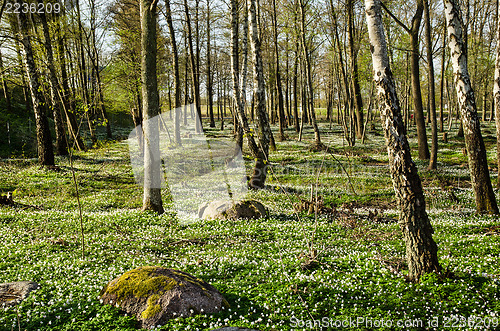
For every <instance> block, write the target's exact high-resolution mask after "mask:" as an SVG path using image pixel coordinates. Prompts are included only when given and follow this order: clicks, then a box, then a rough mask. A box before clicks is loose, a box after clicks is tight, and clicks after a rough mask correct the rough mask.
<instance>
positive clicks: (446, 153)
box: [0, 124, 500, 331]
mask: <svg viewBox="0 0 500 331" xmlns="http://www.w3.org/2000/svg"><path fill="white" fill-rule="evenodd" d="M322 130H323V131H324V132H325V134H324V136H323V142H324V143H325V144H326V145H328V146H329V147H330V152H328V153H325V152H311V151H308V148H309V146H310V145H311V139H312V132H311V131H310V129H308V131H307V132H306V135H305V137H304V141H303V142H297V141H296V134H295V133H294V132H293V131H292V130H291V129H290V130H289V131H287V133H288V134H289V136H290V140H287V141H284V142H279V141H277V142H276V143H277V147H278V150H277V151H276V152H272V153H271V155H270V161H271V171H270V173H269V177H268V181H267V184H268V187H267V189H265V190H261V191H252V192H248V196H249V197H250V198H253V199H256V200H259V201H261V202H262V203H263V204H264V205H265V206H266V207H267V208H268V209H269V211H270V213H269V216H268V217H267V218H265V219H259V220H252V221H220V220H211V221H196V222H190V223H186V222H182V221H180V220H179V219H178V218H177V217H176V214H175V212H174V211H173V210H167V212H166V213H165V214H163V215H161V216H157V215H155V214H151V213H143V212H141V211H140V207H141V204H142V188H141V187H139V186H138V185H137V184H136V183H135V180H134V176H133V172H132V167H131V165H130V160H129V154H128V149H127V144H126V143H124V142H109V143H102V144H101V145H100V146H99V147H98V148H95V149H92V150H90V151H88V152H85V153H83V152H82V153H76V154H75V155H74V170H75V174H76V177H77V180H78V193H79V197H80V201H81V205H82V209H83V230H84V235H85V252H84V257H83V258H82V245H81V235H80V220H79V212H78V203H77V198H76V197H77V193H76V190H75V186H74V183H73V179H72V170H71V167H70V164H69V160H68V158H58V159H57V165H58V169H56V170H47V169H44V168H40V167H39V166H38V165H37V163H36V160H19V159H18V160H16V161H9V160H3V161H1V162H0V193H1V192H3V193H5V192H7V191H10V192H14V196H13V197H14V201H15V202H16V206H14V207H10V206H3V207H0V238H1V240H2V245H1V246H0V283H3V282H13V281H21V280H30V281H35V282H38V283H39V284H40V285H41V287H40V289H39V290H37V291H35V292H33V293H32V294H31V295H30V296H29V297H28V299H26V300H25V301H24V302H22V303H21V304H20V305H19V306H17V308H5V309H3V308H1V307H0V330H18V329H19V328H20V329H22V330H68V331H70V330H71V331H73V330H133V329H135V325H136V324H135V321H134V319H133V317H131V316H125V315H124V314H122V313H120V312H119V310H118V309H117V308H115V307H111V306H103V305H101V304H100V302H99V293H100V291H101V289H102V288H103V287H104V286H105V285H106V284H107V283H108V282H109V281H110V280H112V279H113V278H115V277H117V276H118V275H121V274H122V273H124V272H125V271H128V270H131V269H133V268H135V267H139V266H144V265H161V266H164V267H171V268H176V269H179V270H182V271H185V272H188V273H191V274H193V275H195V276H196V277H199V278H201V279H203V280H205V281H207V282H209V283H210V284H212V285H214V286H215V287H216V288H217V289H218V290H219V291H220V292H221V293H222V294H223V295H224V296H225V297H226V298H227V300H228V301H229V303H230V305H231V308H230V309H227V310H224V311H223V312H221V313H219V314H215V315H198V316H194V317H189V318H177V319H173V320H170V321H169V322H168V323H167V324H166V325H165V326H163V327H162V328H161V329H162V330H212V329H215V328H217V327H222V326H240V327H247V328H253V329H258V330H292V329H294V330H305V329H316V330H320V329H323V330H327V329H330V330H337V329H341V328H345V329H352V330H374V329H377V330H393V329H400V328H403V327H405V328H406V329H409V330H411V329H415V330H417V329H418V330H421V329H430V330H432V329H434V330H442V329H444V328H452V327H456V328H458V327H460V328H462V329H474V328H476V327H477V328H479V329H483V328H485V327H486V326H490V328H491V329H497V328H498V325H499V323H500V274H499V273H500V271H499V268H498V266H499V265H500V221H499V218H498V217H494V216H488V215H477V214H476V213H475V211H474V198H473V194H472V191H471V189H470V182H469V176H468V170H467V162H466V160H467V159H466V156H465V155H463V153H462V147H463V139H458V138H456V137H450V141H449V143H447V144H443V143H442V142H441V146H440V152H439V160H438V161H439V163H438V171H427V170H426V165H427V162H424V161H418V160H416V164H417V166H418V168H419V172H420V175H421V178H422V182H423V186H424V192H425V195H426V202H427V210H428V213H429V216H430V219H431V222H432V225H433V227H434V231H435V233H434V239H435V240H436V242H437V244H438V247H439V252H438V254H439V259H440V263H441V265H442V266H443V267H444V269H445V270H446V276H443V277H438V276H436V275H426V276H424V277H423V278H422V280H421V282H420V283H418V284H411V283H408V282H406V281H405V278H404V273H405V272H406V268H407V267H406V263H405V259H404V256H405V246H404V244H403V239H402V233H401V231H400V229H399V226H398V224H397V218H398V211H397V208H396V204H395V199H394V193H393V188H392V184H391V179H390V176H389V171H388V161H387V153H386V148H385V147H384V146H385V142H384V139H383V136H381V135H380V134H375V131H373V132H369V134H368V135H367V139H366V141H365V143H364V144H361V142H360V141H358V142H357V144H356V146H355V147H348V146H347V145H346V143H345V141H343V140H342V139H341V134H340V129H339V128H338V127H334V129H333V130H329V129H328V124H323V125H322ZM327 132H328V133H327ZM494 132H495V131H494V127H493V124H491V126H490V127H485V128H483V135H484V137H485V141H486V143H487V144H488V151H489V153H488V160H489V162H490V164H491V167H492V168H495V167H496V165H495V160H496V150H495V147H494V143H495V141H496V140H495V137H494ZM410 133H411V134H412V135H413V138H412V139H411V142H412V148H414V149H415V141H414V133H413V132H410ZM207 135H208V136H209V137H210V138H211V139H229V138H228V137H230V136H231V132H230V129H227V130H226V131H224V132H220V131H218V130H207ZM292 138H293V139H292ZM414 157H416V156H415V154H414ZM248 160H249V159H248ZM250 167H251V162H250V161H248V162H247V168H248V169H250ZM493 170H496V169H493ZM492 174H493V175H492V179H494V180H496V175H495V172H494V171H492ZM311 188H313V195H314V196H316V195H317V196H318V197H320V198H321V199H322V202H323V205H324V208H323V209H322V210H321V211H320V212H319V213H318V214H315V213H311V214H310V213H309V212H308V211H307V210H299V211H298V212H296V211H295V208H294V205H296V204H300V203H302V204H304V202H303V201H307V200H310V197H311ZM164 196H165V204H166V205H168V202H169V201H167V200H168V198H167V194H165V195H164ZM18 321H19V322H18ZM18 323H20V326H19V324H18ZM495 325H496V326H495Z"/></svg>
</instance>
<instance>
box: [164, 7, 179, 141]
mask: <svg viewBox="0 0 500 331" xmlns="http://www.w3.org/2000/svg"><path fill="white" fill-rule="evenodd" d="M165 12H166V18H167V24H168V30H169V32H170V43H171V45H172V56H173V58H174V90H175V101H174V102H175V105H174V107H175V109H174V113H175V115H174V142H175V143H176V144H177V145H180V144H181V129H180V115H181V114H180V112H181V73H180V69H179V52H178V51H177V42H176V41H175V30H174V24H173V22H172V11H171V9H170V0H165ZM170 113H172V111H170Z"/></svg>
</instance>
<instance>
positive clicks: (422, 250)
mask: <svg viewBox="0 0 500 331" xmlns="http://www.w3.org/2000/svg"><path fill="white" fill-rule="evenodd" d="M380 6H381V5H380V0H366V1H365V8H366V21H367V24H368V33H369V37H370V45H371V51H372V62H373V70H374V75H373V76H374V80H375V84H376V86H377V89H378V97H379V100H380V105H381V107H380V115H381V119H382V124H383V128H384V134H385V140H386V143H387V152H388V155H389V164H390V171H391V177H392V182H393V186H394V190H395V193H396V199H397V201H398V205H399V209H400V214H399V215H400V216H399V223H400V225H401V230H402V231H403V237H404V241H405V244H406V260H407V262H408V277H409V278H410V280H412V281H418V280H419V278H420V276H422V275H423V274H425V273H428V272H439V271H440V270H441V267H440V265H439V262H438V257H437V245H436V243H435V242H434V240H433V239H432V233H433V232H434V231H433V229H432V225H431V223H430V221H429V218H428V216H427V212H426V211H425V198H424V194H423V191H422V184H421V182H420V177H419V175H418V172H417V167H416V166H415V164H414V163H413V161H412V158H411V152H410V146H409V144H408V140H407V138H406V130H405V128H404V124H403V118H402V116H401V109H400V106H399V100H398V97H397V95H396V87H395V85H394V80H393V77H392V72H391V69H390V66H389V57H388V56H387V44H386V41H385V35H384V30H383V25H382V15H381V9H380V8H381V7H380Z"/></svg>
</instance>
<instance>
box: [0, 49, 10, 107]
mask: <svg viewBox="0 0 500 331" xmlns="http://www.w3.org/2000/svg"><path fill="white" fill-rule="evenodd" d="M0 79H1V80H2V90H3V96H4V98H5V106H6V108H7V113H9V114H10V113H11V112H12V108H11V105H10V95H9V89H8V87H7V80H6V79H5V73H4V67H3V59H2V53H1V51H0Z"/></svg>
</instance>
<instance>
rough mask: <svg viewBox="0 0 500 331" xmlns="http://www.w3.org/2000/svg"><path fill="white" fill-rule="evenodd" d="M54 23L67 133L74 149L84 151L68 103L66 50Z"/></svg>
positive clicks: (69, 103)
mask: <svg viewBox="0 0 500 331" xmlns="http://www.w3.org/2000/svg"><path fill="white" fill-rule="evenodd" d="M55 22H56V29H57V30H58V36H57V53H58V60H59V68H60V72H61V81H62V82H61V87H62V89H61V98H62V104H63V110H64V115H65V116H66V122H67V126H68V131H69V133H70V135H71V138H72V139H73V141H74V144H75V146H76V148H77V149H78V150H79V151H83V150H85V144H84V143H83V140H82V138H81V136H80V133H79V127H78V121H77V119H76V115H75V112H74V109H72V106H71V102H69V98H70V88H69V83H68V82H69V81H68V72H67V69H66V56H65V54H66V50H65V48H64V41H65V40H64V36H63V32H62V29H61V25H60V24H59V21H58V20H55Z"/></svg>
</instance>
